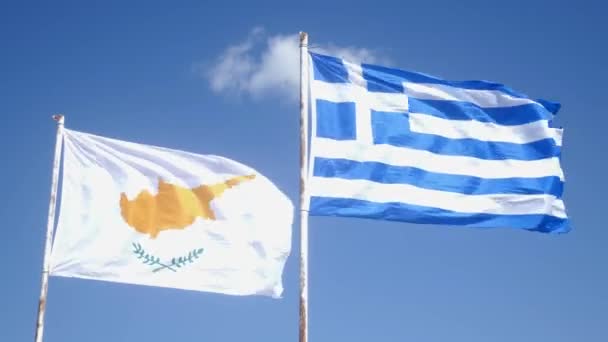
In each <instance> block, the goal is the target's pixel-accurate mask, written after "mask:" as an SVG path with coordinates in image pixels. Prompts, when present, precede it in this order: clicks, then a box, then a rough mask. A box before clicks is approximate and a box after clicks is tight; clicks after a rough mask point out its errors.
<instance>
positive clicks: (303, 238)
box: [299, 32, 308, 342]
mask: <svg viewBox="0 0 608 342" xmlns="http://www.w3.org/2000/svg"><path fill="white" fill-rule="evenodd" d="M307 178H308V34H307V33H306V32H300V340H299V342H308V195H307V193H306V180H307Z"/></svg>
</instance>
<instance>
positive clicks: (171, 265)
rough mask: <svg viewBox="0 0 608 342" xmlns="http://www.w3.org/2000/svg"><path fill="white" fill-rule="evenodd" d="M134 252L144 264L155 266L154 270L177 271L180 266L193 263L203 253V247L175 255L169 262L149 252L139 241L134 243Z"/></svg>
mask: <svg viewBox="0 0 608 342" xmlns="http://www.w3.org/2000/svg"><path fill="white" fill-rule="evenodd" d="M132 245H133V254H135V255H136V256H137V259H139V260H141V262H142V263H143V264H144V265H149V266H153V267H155V268H154V269H152V272H158V271H162V270H165V269H166V270H169V271H173V272H177V271H178V268H182V267H185V266H187V265H189V264H192V263H194V262H195V261H196V259H198V258H199V257H200V255H201V254H203V251H204V249H203V248H196V249H193V250H191V251H190V252H188V254H186V255H183V256H179V257H173V258H171V260H170V261H169V262H165V261H162V260H161V259H160V258H159V257H157V256H154V255H152V254H150V253H148V252H147V251H146V250H145V249H144V248H143V247H142V246H141V245H140V244H139V243H132Z"/></svg>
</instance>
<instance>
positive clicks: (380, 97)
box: [311, 80, 409, 113]
mask: <svg viewBox="0 0 608 342" xmlns="http://www.w3.org/2000/svg"><path fill="white" fill-rule="evenodd" d="M311 91H312V98H313V99H321V100H327V101H331V102H355V103H357V104H358V103H361V101H363V100H365V101H366V106H367V107H368V108H371V109H373V110H376V111H379V112H400V113H403V112H407V111H408V108H409V107H408V100H407V96H406V95H405V94H400V93H381V92H369V91H367V89H365V88H363V87H360V86H357V85H354V84H352V83H327V82H323V81H318V80H314V81H312V82H311Z"/></svg>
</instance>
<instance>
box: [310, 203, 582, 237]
mask: <svg viewBox="0 0 608 342" xmlns="http://www.w3.org/2000/svg"><path fill="white" fill-rule="evenodd" d="M310 215H314V216H345V217H359V218H369V219H380V220H390V221H401V222H410V223H420V224H446V225H453V226H465V227H475V228H518V229H526V230H531V231H538V232H544V233H566V232H568V231H569V230H570V224H569V221H568V219H562V218H558V217H555V216H549V215H540V214H530V215H495V214H483V213H479V214H477V213H460V212H454V211H450V210H444V209H439V208H432V207H424V206H418V205H412V204H405V203H376V202H369V201H362V200H356V199H346V198H331V197H316V196H313V197H311V199H310Z"/></svg>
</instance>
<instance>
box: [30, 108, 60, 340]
mask: <svg viewBox="0 0 608 342" xmlns="http://www.w3.org/2000/svg"><path fill="white" fill-rule="evenodd" d="M53 119H54V120H55V121H57V138H56V140H55V156H54V160H53V176H52V181H51V199H50V201H49V216H48V220H47V223H46V240H45V243H44V258H43V260H42V285H41V287H40V301H39V303H38V319H37V321H36V337H35V342H42V333H43V330H44V313H45V311H46V310H45V309H46V296H47V292H48V286H49V268H50V262H51V258H50V256H51V244H52V241H53V227H54V225H55V206H56V203H57V185H58V184H57V183H58V180H59V161H60V160H61V146H62V143H63V122H64V117H63V115H60V114H58V115H53Z"/></svg>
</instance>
